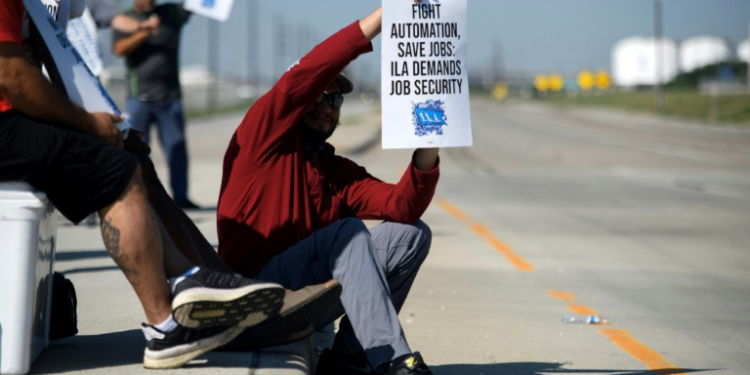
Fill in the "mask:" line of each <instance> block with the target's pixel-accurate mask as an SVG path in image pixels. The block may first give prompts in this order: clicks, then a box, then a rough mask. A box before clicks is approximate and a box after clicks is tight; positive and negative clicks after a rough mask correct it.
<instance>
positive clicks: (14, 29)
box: [0, 0, 26, 112]
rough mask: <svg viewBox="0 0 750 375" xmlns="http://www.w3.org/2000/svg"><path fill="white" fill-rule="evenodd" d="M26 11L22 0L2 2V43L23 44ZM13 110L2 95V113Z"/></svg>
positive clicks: (0, 12) (0, 11)
mask: <svg viewBox="0 0 750 375" xmlns="http://www.w3.org/2000/svg"><path fill="white" fill-rule="evenodd" d="M25 11H26V8H24V6H23V2H22V1H21V0H0V43H14V44H18V45H20V44H21V22H22V20H23V13H24V12H25ZM11 108H12V107H11V105H10V103H8V101H7V100H5V98H3V96H2V94H0V112H5V111H8V110H10V109H11Z"/></svg>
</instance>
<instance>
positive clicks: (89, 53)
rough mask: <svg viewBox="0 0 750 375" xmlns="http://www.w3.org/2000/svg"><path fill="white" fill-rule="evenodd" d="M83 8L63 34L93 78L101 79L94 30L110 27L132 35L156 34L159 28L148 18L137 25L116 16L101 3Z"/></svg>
mask: <svg viewBox="0 0 750 375" xmlns="http://www.w3.org/2000/svg"><path fill="white" fill-rule="evenodd" d="M85 4H86V9H85V10H84V12H83V14H82V15H81V17H80V18H76V19H71V20H70V21H69V22H68V27H67V30H66V33H67V34H68V39H69V40H70V42H71V43H72V44H73V46H74V47H75V48H76V50H77V51H78V53H79V54H80V55H81V57H83V59H84V61H85V62H86V66H88V68H89V70H91V72H92V73H94V75H95V76H97V77H99V76H101V74H102V72H103V70H104V64H103V62H102V60H103V59H102V51H101V49H100V48H99V38H98V36H97V33H96V30H97V29H106V28H110V27H111V28H112V29H114V30H117V31H120V32H123V33H127V34H132V33H135V32H138V31H142V30H148V31H150V32H151V33H152V34H154V33H156V30H157V28H158V27H159V19H158V18H150V19H148V20H146V21H143V22H140V21H138V20H136V19H134V18H131V17H128V16H125V15H122V14H118V13H117V10H115V8H113V7H112V6H111V5H109V4H108V3H107V2H105V1H104V0H86V2H85Z"/></svg>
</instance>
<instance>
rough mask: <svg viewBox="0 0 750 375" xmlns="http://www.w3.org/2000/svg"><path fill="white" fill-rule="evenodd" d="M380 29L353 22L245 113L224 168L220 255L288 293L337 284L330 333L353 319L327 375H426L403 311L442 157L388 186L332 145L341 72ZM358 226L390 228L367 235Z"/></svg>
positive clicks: (321, 368) (422, 153) (420, 162)
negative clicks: (338, 298)
mask: <svg viewBox="0 0 750 375" xmlns="http://www.w3.org/2000/svg"><path fill="white" fill-rule="evenodd" d="M404 1H406V0H404ZM417 2H418V1H417ZM381 18H382V16H381V11H380V10H377V11H375V12H373V13H372V14H370V15H369V16H367V17H366V18H364V19H363V20H361V21H359V22H354V23H352V24H351V25H349V26H348V27H346V28H344V29H342V30H341V31H339V32H337V33H336V34H334V35H333V36H331V37H330V38H328V39H327V40H326V41H324V42H322V43H321V44H319V45H318V46H316V47H315V48H314V49H313V50H312V51H311V52H310V53H308V54H307V55H306V56H305V57H303V58H302V59H301V60H300V61H299V62H298V63H297V64H296V65H294V66H292V67H291V68H290V69H289V70H288V71H287V72H286V73H285V74H284V75H283V76H282V77H281V78H280V80H279V81H278V82H277V83H276V84H275V86H274V87H273V88H272V89H271V90H270V92H268V93H267V94H266V95H264V96H263V97H261V98H260V99H259V100H258V101H257V102H256V103H255V104H254V105H253V106H252V108H250V109H249V111H248V112H247V114H246V115H245V118H244V119H243V121H242V122H241V123H240V125H239V127H238V128H237V130H236V131H235V133H234V136H233V137H232V140H231V142H230V144H229V148H228V149H227V152H226V155H225V157H224V175H223V178H222V186H221V196H220V198H219V207H218V234H219V255H220V256H221V257H222V258H223V259H224V260H225V261H226V262H227V263H228V264H229V265H230V266H231V267H232V268H233V269H234V270H236V271H238V272H240V273H242V274H243V275H245V276H248V277H258V278H261V279H266V280H272V281H274V282H278V283H280V284H281V285H284V287H286V288H291V289H296V288H300V287H303V286H305V285H312V284H317V283H320V282H323V281H325V280H328V279H331V278H335V279H336V280H338V281H340V282H341V285H342V287H343V292H342V296H341V304H342V306H343V310H341V309H340V308H339V309H338V310H339V313H338V314H331V315H332V316H330V317H329V319H328V321H327V323H328V322H331V321H333V320H334V319H336V318H337V317H338V316H340V315H341V314H343V313H344V312H345V313H346V315H345V317H344V318H343V319H342V321H341V324H340V329H339V331H338V334H337V335H336V338H335V342H334V345H333V348H332V350H330V351H325V352H324V353H323V354H322V355H321V358H320V361H319V364H318V367H317V373H318V374H321V375H328V374H371V373H388V374H399V375H408V374H423V375H424V374H431V372H430V370H429V369H428V368H427V366H426V365H425V364H424V363H423V361H422V359H421V357H420V355H419V353H415V352H412V350H411V349H410V348H409V345H408V343H407V341H406V338H405V337H404V332H403V330H402V327H401V325H400V323H399V320H398V312H399V310H400V309H401V307H402V306H403V304H404V301H405V299H406V297H407V294H408V293H409V289H410V288H411V286H412V284H413V282H414V279H415V277H416V275H417V271H418V270H419V268H420V266H421V265H422V263H423V261H424V260H425V258H426V257H427V253H428V251H429V248H430V244H431V232H430V229H429V227H428V226H427V225H426V224H425V223H424V222H422V221H420V217H421V216H422V214H423V213H424V212H425V210H426V209H427V207H428V206H429V204H430V201H431V200H432V197H433V195H434V192H435V188H436V185H437V181H438V175H439V168H438V149H418V150H416V151H415V152H414V154H413V156H412V160H411V163H410V164H409V166H408V167H407V169H406V172H405V174H404V175H403V177H402V178H401V180H400V181H399V182H398V183H397V184H389V183H385V182H382V181H380V180H378V179H377V178H375V177H373V176H372V175H370V174H369V173H368V172H367V171H366V170H365V169H364V168H363V167H360V166H358V165H357V164H355V163H354V162H352V161H351V160H348V159H346V158H343V157H341V156H337V155H336V154H335V150H334V148H333V146H331V145H330V144H328V143H326V140H327V139H328V137H329V136H331V134H332V133H333V132H334V130H335V129H336V126H337V125H338V122H339V116H340V111H341V107H342V104H343V103H344V96H343V95H344V94H348V93H350V92H352V90H353V85H352V83H351V82H350V81H349V79H348V78H347V77H346V76H344V75H343V74H341V72H342V70H343V69H344V68H345V67H346V66H347V65H348V64H349V63H350V62H351V61H353V60H354V59H356V58H357V57H358V56H359V55H361V54H364V53H367V52H370V51H371V50H372V45H371V44H370V40H372V39H373V38H375V37H376V36H377V35H378V34H379V33H380V29H381ZM363 219H377V220H384V222H383V223H381V224H380V225H377V226H375V227H374V228H370V229H368V228H367V227H366V226H365V224H364V223H363V222H362V220H363ZM334 315H335V316H334Z"/></svg>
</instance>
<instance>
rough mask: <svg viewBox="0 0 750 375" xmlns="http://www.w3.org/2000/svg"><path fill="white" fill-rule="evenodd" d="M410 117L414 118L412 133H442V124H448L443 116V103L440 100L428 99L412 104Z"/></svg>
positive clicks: (418, 135)
mask: <svg viewBox="0 0 750 375" xmlns="http://www.w3.org/2000/svg"><path fill="white" fill-rule="evenodd" d="M412 105H413V108H412V117H413V119H414V128H415V129H414V134H415V135H416V136H417V137H424V136H426V135H428V134H433V133H434V134H436V135H443V126H446V125H448V123H447V122H446V121H447V120H448V117H446V116H445V109H444V108H443V106H445V103H444V102H443V101H441V100H428V101H426V102H424V103H417V104H413V103H412Z"/></svg>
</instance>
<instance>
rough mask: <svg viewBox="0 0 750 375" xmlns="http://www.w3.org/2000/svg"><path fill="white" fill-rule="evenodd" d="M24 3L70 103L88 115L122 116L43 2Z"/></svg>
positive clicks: (123, 124)
mask: <svg viewBox="0 0 750 375" xmlns="http://www.w3.org/2000/svg"><path fill="white" fill-rule="evenodd" d="M23 4H24V6H26V12H27V13H28V14H29V17H30V18H31V20H32V21H34V25H36V27H37V29H38V30H39V33H40V34H41V35H42V39H44V44H46V45H47V48H48V49H49V52H50V54H51V55H52V59H53V60H54V61H55V66H56V67H57V71H58V72H59V73H60V78H61V79H62V82H63V84H64V85H65V91H66V93H67V94H68V98H70V101H72V102H73V103H76V104H78V105H80V106H81V107H83V108H84V109H86V110H87V111H89V112H108V113H114V114H117V115H121V114H122V113H121V112H120V110H119V109H118V108H117V105H115V103H114V101H112V98H110V96H109V94H107V91H106V90H105V89H104V87H103V86H102V84H101V83H100V82H99V80H98V79H96V77H95V76H94V75H93V74H92V73H91V71H90V70H89V68H88V67H86V64H85V63H84V62H83V59H82V58H81V55H80V54H79V53H78V51H76V49H75V48H74V47H73V46H72V45H71V44H70V41H69V40H68V37H67V36H66V35H65V30H63V29H62V28H60V25H58V24H57V22H56V21H55V20H54V19H53V18H52V16H50V14H49V13H48V12H47V9H45V6H44V5H43V4H42V2H41V1H39V0H23ZM117 128H118V129H120V131H122V132H123V133H125V134H126V135H127V133H126V130H128V129H130V123H128V122H127V121H123V122H121V123H119V124H117Z"/></svg>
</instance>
